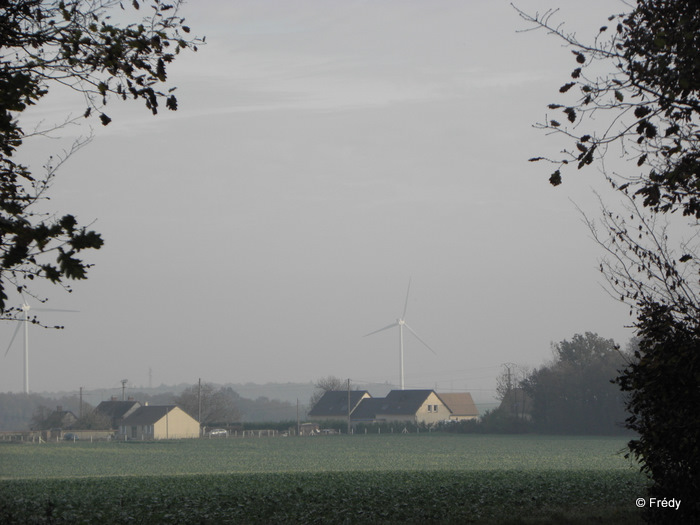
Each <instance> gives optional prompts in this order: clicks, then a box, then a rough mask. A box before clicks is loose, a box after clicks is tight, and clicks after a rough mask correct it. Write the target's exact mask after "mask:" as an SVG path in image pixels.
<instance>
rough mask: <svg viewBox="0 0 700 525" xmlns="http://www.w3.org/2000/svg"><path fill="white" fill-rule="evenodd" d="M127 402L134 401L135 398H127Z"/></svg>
mask: <svg viewBox="0 0 700 525" xmlns="http://www.w3.org/2000/svg"><path fill="white" fill-rule="evenodd" d="M126 400H127V401H134V397H133V396H129V397H127V398H126Z"/></svg>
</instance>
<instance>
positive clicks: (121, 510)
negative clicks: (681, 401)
mask: <svg viewBox="0 0 700 525" xmlns="http://www.w3.org/2000/svg"><path fill="white" fill-rule="evenodd" d="M624 445H625V440H624V439H621V438H602V437H552V436H483V435H479V436H477V435H454V434H431V435H428V434H421V435H415V434H414V435H380V436H378V435H356V436H323V437H312V438H310V437H306V438H246V439H240V438H237V439H236V438H229V439H211V440H209V439H203V440H183V441H169V442H145V443H141V442H131V443H114V442H112V443H85V442H83V443H81V442H76V443H52V444H42V445H38V444H3V445H0V523H94V522H99V523H191V522H196V523H314V522H316V523H407V522H408V523H469V522H473V523H560V522H562V521H566V522H573V523H586V522H589V521H590V520H595V521H597V522H599V523H600V522H603V523H637V522H639V521H640V514H639V512H638V510H637V509H636V506H635V503H634V502H635V499H636V498H638V497H640V496H643V495H644V494H643V492H644V486H645V480H644V478H643V477H642V476H641V475H640V474H639V473H638V472H637V470H636V468H634V467H633V466H632V465H631V464H630V463H629V461H628V460H625V459H624V457H623V455H622V454H620V453H619V452H620V450H622V449H623V447H624Z"/></svg>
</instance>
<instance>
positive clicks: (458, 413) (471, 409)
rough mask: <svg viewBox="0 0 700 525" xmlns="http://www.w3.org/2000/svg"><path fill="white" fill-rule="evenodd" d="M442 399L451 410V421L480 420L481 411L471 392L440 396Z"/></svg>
mask: <svg viewBox="0 0 700 525" xmlns="http://www.w3.org/2000/svg"><path fill="white" fill-rule="evenodd" d="M438 396H439V397H440V399H442V401H443V402H444V403H445V405H447V408H449V409H450V412H451V414H450V417H449V418H445V419H450V420H452V421H466V420H469V419H478V417H479V409H478V408H476V405H475V404H474V399H472V395H471V394H470V393H469V392H454V393H449V394H438Z"/></svg>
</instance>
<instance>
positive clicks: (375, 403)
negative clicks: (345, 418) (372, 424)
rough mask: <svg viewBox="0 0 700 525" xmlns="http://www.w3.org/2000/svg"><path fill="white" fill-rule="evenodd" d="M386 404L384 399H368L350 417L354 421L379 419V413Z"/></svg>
mask: <svg viewBox="0 0 700 525" xmlns="http://www.w3.org/2000/svg"><path fill="white" fill-rule="evenodd" d="M385 403H386V399H384V398H383V397H368V398H366V399H363V400H362V402H361V403H360V404H359V405H358V406H357V408H355V410H353V411H352V415H351V416H350V417H351V418H352V420H353V421H373V420H374V419H376V418H377V412H378V411H379V409H380V408H381V407H382V405H384V404H385Z"/></svg>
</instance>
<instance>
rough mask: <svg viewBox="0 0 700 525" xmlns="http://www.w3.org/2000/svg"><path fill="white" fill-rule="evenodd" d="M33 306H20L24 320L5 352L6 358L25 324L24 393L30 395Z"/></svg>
mask: <svg viewBox="0 0 700 525" xmlns="http://www.w3.org/2000/svg"><path fill="white" fill-rule="evenodd" d="M31 308H32V307H31V306H29V305H28V304H27V303H22V306H20V309H21V310H22V311H23V312H24V319H22V320H20V321H19V323H18V324H17V328H15V333H14V334H12V339H10V344H9V345H7V350H5V356H7V353H8V352H9V351H10V348H12V343H14V342H15V338H16V337H17V333H18V332H19V329H20V327H21V326H22V324H24V393H25V394H28V393H29V324H30V322H31V321H30V320H29V310H31ZM36 310H38V311H43V312H77V310H56V309H54V308H36Z"/></svg>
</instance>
